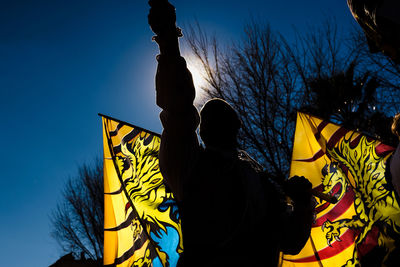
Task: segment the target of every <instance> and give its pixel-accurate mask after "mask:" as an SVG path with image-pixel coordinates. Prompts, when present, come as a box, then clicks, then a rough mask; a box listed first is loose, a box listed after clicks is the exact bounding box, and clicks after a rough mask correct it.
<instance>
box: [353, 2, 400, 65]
mask: <svg viewBox="0 0 400 267" xmlns="http://www.w3.org/2000/svg"><path fill="white" fill-rule="evenodd" d="M347 4H348V6H349V8H350V11H351V13H352V15H353V17H354V18H355V19H356V20H357V22H358V24H360V26H361V28H362V29H363V31H364V33H365V37H366V38H367V42H368V46H369V48H370V51H371V52H373V53H374V52H383V53H384V54H385V55H387V56H388V57H390V58H391V59H392V60H393V61H394V62H396V63H400V1H399V0H347Z"/></svg>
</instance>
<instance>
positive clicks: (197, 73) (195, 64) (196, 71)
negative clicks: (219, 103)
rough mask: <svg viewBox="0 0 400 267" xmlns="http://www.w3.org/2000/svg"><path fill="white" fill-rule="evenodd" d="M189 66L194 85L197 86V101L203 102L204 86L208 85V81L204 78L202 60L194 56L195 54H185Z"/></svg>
mask: <svg viewBox="0 0 400 267" xmlns="http://www.w3.org/2000/svg"><path fill="white" fill-rule="evenodd" d="M185 59H186V63H187V68H188V69H189V70H190V72H191V73H192V78H193V83H194V87H195V88H196V99H195V102H196V103H200V102H203V100H204V97H205V95H204V91H203V88H204V87H206V85H207V82H206V80H205V79H204V77H205V75H204V71H203V69H202V66H201V62H200V61H199V60H198V59H196V58H194V57H193V56H185Z"/></svg>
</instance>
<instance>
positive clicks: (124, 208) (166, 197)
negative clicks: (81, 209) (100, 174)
mask: <svg viewBox="0 0 400 267" xmlns="http://www.w3.org/2000/svg"><path fill="white" fill-rule="evenodd" d="M102 122H103V147H104V265H113V266H121V267H122V266H145V264H149V266H150V264H151V263H152V264H153V266H167V264H169V266H175V265H176V263H177V260H178V258H179V254H180V253H181V252H182V251H183V245H182V233H181V226H180V219H179V214H178V212H177V207H176V203H175V202H174V200H173V196H172V193H170V192H168V191H167V190H166V188H165V186H164V184H163V178H162V176H161V173H160V170H159V167H158V150H159V145H160V138H159V137H158V136H156V135H154V134H152V133H149V132H147V131H144V130H141V129H138V128H135V127H132V126H129V125H126V124H124V123H121V122H117V121H114V120H111V119H109V118H105V117H103V119H102Z"/></svg>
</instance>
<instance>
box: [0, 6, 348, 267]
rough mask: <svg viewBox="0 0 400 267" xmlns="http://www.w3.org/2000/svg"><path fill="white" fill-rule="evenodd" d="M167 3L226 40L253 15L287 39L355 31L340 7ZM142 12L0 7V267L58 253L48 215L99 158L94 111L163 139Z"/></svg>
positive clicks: (45, 261)
mask: <svg viewBox="0 0 400 267" xmlns="http://www.w3.org/2000/svg"><path fill="white" fill-rule="evenodd" d="M261 2H262V3H261ZM172 3H173V4H174V5H175V6H176V8H177V16H178V24H179V25H184V24H185V23H186V24H189V23H193V22H194V21H195V19H197V20H198V21H199V23H200V24H201V25H202V26H203V28H204V29H205V30H206V31H209V32H214V33H216V34H217V35H218V36H220V37H221V38H224V39H226V40H229V39H235V38H237V37H238V36H239V35H240V34H241V33H242V28H243V24H244V23H245V22H246V21H249V20H250V17H251V16H255V17H257V18H263V19H264V18H265V19H266V20H267V21H269V22H270V24H271V26H272V28H273V29H274V30H277V31H280V32H281V33H283V34H284V35H285V36H286V37H287V38H289V39H290V36H291V35H292V34H293V30H292V29H293V26H296V27H297V28H298V29H299V30H300V31H302V30H304V29H306V28H307V26H309V25H313V24H318V23H321V22H323V21H324V20H325V19H326V18H327V17H334V18H336V20H337V22H338V23H339V25H340V26H343V27H345V28H346V27H351V26H353V25H354V21H353V18H352V17H351V15H350V12H349V11H348V9H347V6H346V1H345V0H341V1H317V0H308V1H295V0H284V1H270V0H268V1H258V0H247V1H237V0H236V1H235V0H233V1H218V0H213V1H211V0H203V1H184V0H175V1H172ZM147 12H148V6H147V1H146V0H143V1H139V0H131V1H128V0H116V1H111V0H108V1H105V0H97V1H94V0H81V1H77V0H70V1H61V0H47V1H44V0H31V1H22V0H8V1H5V0H2V1H0V25H1V27H0V112H1V113H0V114H1V118H2V122H1V128H0V140H1V141H2V144H1V147H2V148H1V154H0V164H1V165H0V166H1V170H2V172H1V176H0V188H1V189H2V193H1V195H0V212H1V220H0V236H1V240H2V242H1V249H0V258H1V259H2V260H1V261H2V263H1V265H2V266H8V267H13V266H18V267H19V266H33V267H36V266H38V267H39V266H49V265H50V264H52V263H54V262H55V261H56V260H57V259H58V258H59V257H60V256H62V255H63V252H62V251H61V249H60V248H59V247H58V245H57V243H56V242H55V241H54V240H52V238H51V237H50V234H49V233H50V227H49V226H50V224H49V219H48V217H49V215H50V213H51V210H52V209H54V208H55V206H56V203H57V202H58V201H60V199H61V190H62V188H63V185H64V183H65V181H66V180H67V179H68V178H69V177H71V176H74V175H75V174H76V172H77V167H78V166H79V165H80V164H82V163H90V162H92V161H93V159H94V158H95V157H96V156H101V154H102V139H101V121H100V117H98V116H97V113H103V114H107V115H110V116H113V117H116V118H118V119H120V120H124V121H127V122H130V123H133V124H135V125H138V126H141V127H143V128H147V129H149V130H152V131H155V132H161V126H160V123H159V120H158V113H159V109H158V108H157V107H156V105H155V93H154V73H155V69H156V61H155V56H156V54H157V47H156V45H155V44H154V43H152V42H151V37H152V35H153V34H152V32H151V31H150V29H149V27H148V25H147ZM183 30H184V29H183Z"/></svg>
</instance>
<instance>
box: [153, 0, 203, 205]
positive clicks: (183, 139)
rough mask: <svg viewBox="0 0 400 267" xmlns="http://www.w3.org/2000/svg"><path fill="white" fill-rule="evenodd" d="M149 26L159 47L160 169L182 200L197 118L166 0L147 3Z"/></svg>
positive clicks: (192, 90) (195, 142)
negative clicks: (161, 130)
mask: <svg viewBox="0 0 400 267" xmlns="http://www.w3.org/2000/svg"><path fill="white" fill-rule="evenodd" d="M149 4H150V6H151V8H150V13H149V16H148V19H149V24H150V27H151V29H152V30H153V32H154V33H155V34H156V36H154V37H153V39H154V40H155V41H156V42H157V44H158V46H159V48H160V54H159V55H158V56H157V60H158V68H157V74H156V103H157V105H158V106H159V107H160V108H162V112H161V114H160V119H161V123H162V125H163V127H164V129H163V133H162V136H161V147H160V154H159V158H160V169H161V173H162V174H163V177H164V179H165V181H166V183H167V185H168V186H169V187H170V188H171V190H172V192H173V193H174V195H175V197H176V199H177V200H178V201H179V200H182V184H183V183H184V180H185V179H186V178H187V177H188V172H189V171H190V169H191V168H192V166H191V164H192V163H193V162H194V161H195V160H194V159H195V158H196V157H197V153H198V151H199V149H200V147H199V143H198V139H197V135H196V129H197V126H198V124H199V115H198V112H197V110H196V108H195V107H194V106H193V101H194V97H195V88H194V85H193V79H192V75H191V73H190V72H189V70H188V69H187V67H186V62H185V59H184V58H183V57H181V56H180V51H179V41H178V38H179V37H181V36H182V34H181V31H180V29H179V28H177V27H176V25H175V21H176V15H175V8H174V6H172V5H171V4H170V3H168V1H167V0H151V1H149Z"/></svg>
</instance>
